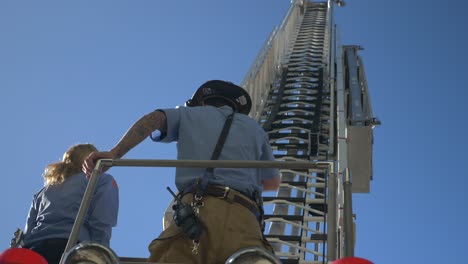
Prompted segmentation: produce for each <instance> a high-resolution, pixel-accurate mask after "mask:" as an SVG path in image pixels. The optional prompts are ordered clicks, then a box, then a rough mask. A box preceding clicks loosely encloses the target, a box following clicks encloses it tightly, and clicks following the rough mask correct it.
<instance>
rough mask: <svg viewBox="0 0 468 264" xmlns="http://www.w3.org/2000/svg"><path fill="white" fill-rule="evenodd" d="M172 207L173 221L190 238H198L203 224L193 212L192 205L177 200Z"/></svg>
mask: <svg viewBox="0 0 468 264" xmlns="http://www.w3.org/2000/svg"><path fill="white" fill-rule="evenodd" d="M172 209H174V216H173V219H174V222H175V224H176V225H177V226H178V227H180V228H181V229H182V231H183V232H184V234H185V235H187V237H188V238H190V239H191V240H199V239H200V236H201V234H202V232H203V225H202V223H201V221H200V219H199V218H198V216H197V215H196V214H195V211H194V210H193V208H192V206H190V205H189V204H186V203H184V202H177V203H176V204H174V206H172Z"/></svg>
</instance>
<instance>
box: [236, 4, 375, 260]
mask: <svg viewBox="0 0 468 264" xmlns="http://www.w3.org/2000/svg"><path fill="white" fill-rule="evenodd" d="M336 5H339V6H341V5H343V2H342V1H336V0H335V1H333V0H328V1H299V0H298V1H293V3H292V4H291V7H290V9H289V10H288V13H287V15H286V17H285V18H284V20H283V22H282V23H281V25H280V26H279V27H277V28H275V30H274V31H273V32H272V34H271V36H270V37H269V39H268V40H267V42H266V43H265V46H264V47H263V49H262V50H261V52H260V54H259V56H258V58H257V60H256V61H255V62H254V63H253V65H252V67H251V69H250V71H249V72H248V73H247V75H246V77H245V79H244V81H243V87H244V88H246V90H247V91H248V92H249V93H250V94H253V97H254V113H253V114H252V115H253V117H254V118H256V120H257V121H258V122H259V123H260V124H262V126H263V127H264V129H265V130H266V131H267V132H268V134H269V136H270V143H271V145H272V147H273V149H274V154H275V157H276V159H277V160H286V161H309V162H311V163H327V162H328V163H329V164H330V167H329V169H328V170H316V169H308V170H302V169H299V170H298V169H290V168H289V169H282V170H281V174H282V183H281V188H280V190H279V191H278V193H277V196H275V197H264V202H265V204H266V205H267V207H268V205H271V207H272V208H267V209H270V210H269V214H267V215H266V219H267V221H268V222H270V223H271V225H270V229H269V231H268V234H267V238H268V240H269V241H270V242H272V243H273V245H274V248H275V251H276V254H277V255H278V256H279V257H281V259H282V262H283V263H311V264H312V263H327V262H328V261H331V260H334V259H337V258H340V257H343V256H353V254H354V239H355V236H354V221H353V212H352V192H364V193H366V192H369V191H370V183H369V182H370V180H371V177H372V142H373V140H372V137H373V134H372V129H373V127H374V126H375V125H377V124H379V121H378V120H377V119H376V118H374V116H373V114H372V108H371V105H370V99H369V94H368V88H367V82H366V78H365V72H364V67H363V64H362V60H361V59H360V57H359V55H358V54H357V52H358V50H359V49H360V48H359V47H356V46H345V47H342V46H341V43H340V40H339V33H338V29H337V26H336V25H335V24H334V22H333V9H334V6H336ZM350 135H351V136H352V138H353V140H352V141H350V140H349V138H350ZM351 173H352V176H353V177H352V181H351ZM351 182H352V184H351Z"/></svg>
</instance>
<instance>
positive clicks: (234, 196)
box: [205, 185, 261, 220]
mask: <svg viewBox="0 0 468 264" xmlns="http://www.w3.org/2000/svg"><path fill="white" fill-rule="evenodd" d="M205 195H209V196H213V197H215V198H218V199H222V200H226V201H228V202H230V203H233V202H234V203H238V204H240V205H242V206H244V207H245V208H247V209H248V210H249V211H250V212H252V213H253V214H254V215H255V217H256V218H257V220H260V217H261V215H260V212H259V210H258V207H257V206H256V205H255V202H254V201H252V200H251V199H249V198H247V196H246V195H244V194H242V193H241V192H239V191H237V190H234V189H231V188H229V187H227V186H221V185H208V186H207V187H206V189H205Z"/></svg>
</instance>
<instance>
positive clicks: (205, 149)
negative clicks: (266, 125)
mask: <svg viewBox="0 0 468 264" xmlns="http://www.w3.org/2000/svg"><path fill="white" fill-rule="evenodd" d="M163 111H164V113H165V114H166V116H167V120H168V127H167V132H166V135H165V137H164V138H163V139H161V140H158V139H159V138H155V139H156V141H160V142H172V141H177V153H178V155H177V158H178V159H180V160H209V159H210V158H211V154H212V152H213V150H214V148H215V145H216V143H217V140H218V137H219V135H220V132H221V130H222V128H223V125H224V122H225V121H226V118H227V116H229V115H230V114H232V112H233V110H232V109H231V108H230V107H229V106H222V107H219V108H217V107H214V106H201V107H179V108H177V109H164V110H163ZM265 148H269V144H268V137H267V135H266V133H265V132H264V131H263V129H262V128H261V127H260V126H259V125H258V124H257V123H256V122H255V121H254V120H253V119H251V118H250V117H248V116H247V115H244V114H240V113H238V114H235V115H234V117H233V122H232V125H231V127H230V130H229V133H228V135H227V137H226V141H225V143H224V146H223V148H222V151H221V153H220V156H219V159H220V160H270V159H271V157H269V156H266V155H269V154H268V153H269V152H268V150H267V149H265ZM204 172H205V169H204V168H177V169H176V185H177V188H178V189H179V190H180V191H182V190H184V189H186V188H188V187H189V186H191V185H192V184H193V183H194V181H195V180H196V177H194V176H201V175H203V173H204ZM213 174H214V177H213V178H212V179H210V183H211V184H219V185H225V186H230V187H231V188H234V189H237V190H242V191H243V192H244V193H245V194H247V195H248V196H249V197H251V196H252V195H253V194H254V192H255V191H257V192H258V193H261V191H262V190H261V188H260V186H261V185H262V182H261V181H262V176H263V174H266V175H275V174H276V175H277V170H269V169H263V170H259V169H255V168H250V169H246V168H217V169H215V170H214V172H213Z"/></svg>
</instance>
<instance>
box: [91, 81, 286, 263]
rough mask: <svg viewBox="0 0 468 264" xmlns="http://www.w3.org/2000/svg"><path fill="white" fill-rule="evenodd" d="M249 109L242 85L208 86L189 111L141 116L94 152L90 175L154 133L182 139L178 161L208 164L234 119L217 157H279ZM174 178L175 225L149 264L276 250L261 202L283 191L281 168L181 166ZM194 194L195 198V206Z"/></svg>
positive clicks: (156, 247) (201, 260)
mask: <svg viewBox="0 0 468 264" xmlns="http://www.w3.org/2000/svg"><path fill="white" fill-rule="evenodd" d="M251 105H252V102H251V99H250V96H249V95H248V93H247V92H246V91H245V90H244V89H242V88H241V87H239V86H237V85H235V84H233V83H230V82H225V81H219V80H212V81H208V82H206V83H204V84H203V85H201V86H200V88H199V89H198V90H197V91H196V92H195V94H194V95H193V97H192V98H191V99H190V100H189V101H187V103H186V106H187V107H178V108H175V109H158V110H156V111H153V112H151V113H149V114H147V115H145V116H143V117H142V118H140V119H139V120H138V121H137V122H136V123H135V124H134V125H133V126H132V127H131V128H130V129H129V130H128V131H127V133H126V134H125V135H124V136H123V138H122V139H121V140H120V141H119V142H118V143H117V145H115V146H114V147H113V148H112V150H110V151H109V152H96V153H93V154H91V155H90V156H89V157H88V158H87V159H86V161H85V163H84V165H83V170H84V171H85V172H86V173H87V174H91V172H92V170H93V168H94V167H95V162H96V160H97V159H102V158H106V159H116V158H121V157H122V156H123V155H124V154H126V153H127V152H128V151H129V150H130V149H132V148H133V147H135V146H136V145H138V144H139V143H141V142H142V141H143V140H144V139H145V138H147V137H148V136H151V138H152V139H153V140H154V141H156V142H174V141H177V153H178V154H177V158H178V159H180V160H209V159H210V157H211V158H213V155H214V154H213V153H214V151H213V150H214V149H215V147H216V146H217V145H218V141H219V138H220V134H222V133H221V131H222V130H223V127H225V126H226V123H227V122H226V120H229V119H231V118H232V119H231V120H232V123H231V125H230V127H229V129H228V133H227V136H226V137H225V142H224V144H223V145H222V148H221V152H220V154H219V157H218V159H220V160H264V161H270V160H274V157H273V154H272V150H271V147H270V144H269V140H268V136H267V134H266V133H265V131H264V130H263V129H262V128H261V126H259V125H258V124H257V122H256V121H254V120H253V119H251V118H250V117H248V116H247V115H248V113H249V112H250V108H251ZM153 132H156V133H154V134H153ZM205 174H206V175H208V176H206V178H204V179H206V180H207V182H208V184H207V185H206V186H205V187H204V188H201V189H203V190H202V191H201V192H199V190H200V188H198V187H197V186H200V185H197V183H200V181H202V182H203V180H202V179H201V178H202V177H201V176H202V175H205ZM175 181H176V186H177V189H178V191H179V195H178V199H179V201H180V203H179V204H178V206H177V207H176V208H175V214H174V215H175V217H174V221H173V222H174V223H175V224H170V225H169V227H168V228H167V229H166V230H164V231H163V232H162V233H161V234H160V236H159V237H158V238H157V239H155V240H154V241H153V242H152V243H151V244H150V246H149V250H150V253H151V255H150V258H149V260H150V261H153V262H164V263H221V262H222V263H224V261H226V259H227V258H228V257H229V256H231V255H232V254H233V253H235V252H236V251H238V250H240V249H242V248H246V247H255V246H256V247H262V248H266V249H268V250H270V251H272V248H271V246H270V245H269V243H268V242H267V241H266V240H265V239H264V237H263V233H262V226H261V224H260V222H261V220H262V219H261V217H262V212H263V210H262V208H261V202H260V200H261V199H260V197H261V193H262V191H263V190H276V189H277V188H278V187H279V183H280V178H279V171H278V170H277V169H270V168H261V169H256V168H215V169H214V170H212V171H209V170H206V169H203V168H177V169H176V178H175ZM200 194H201V195H200ZM194 197H196V199H197V200H196V201H195V203H192V202H194ZM200 197H201V198H200ZM199 198H200V199H199ZM191 204H192V205H191Z"/></svg>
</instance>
